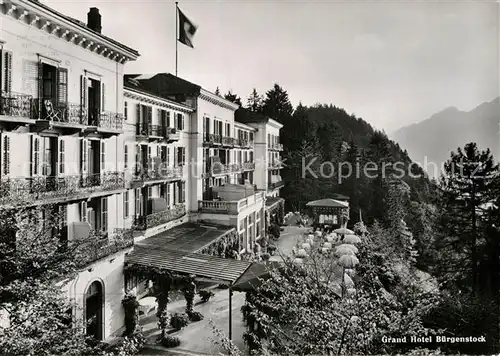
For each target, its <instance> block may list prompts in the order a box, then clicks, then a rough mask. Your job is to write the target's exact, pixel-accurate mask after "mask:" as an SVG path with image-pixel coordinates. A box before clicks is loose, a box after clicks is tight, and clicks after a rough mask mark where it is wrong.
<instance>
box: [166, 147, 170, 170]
mask: <svg viewBox="0 0 500 356" xmlns="http://www.w3.org/2000/svg"><path fill="white" fill-rule="evenodd" d="M166 162H167V167H168V166H169V165H170V147H167V157H166Z"/></svg>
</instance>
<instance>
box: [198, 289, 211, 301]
mask: <svg viewBox="0 0 500 356" xmlns="http://www.w3.org/2000/svg"><path fill="white" fill-rule="evenodd" d="M198 295H199V296H200V298H201V301H202V302H203V303H206V302H208V301H209V300H210V298H212V297H213V296H214V295H215V294H214V292H212V291H211V290H204V289H202V290H200V291H199V292H198Z"/></svg>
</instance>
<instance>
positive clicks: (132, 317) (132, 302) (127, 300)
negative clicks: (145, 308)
mask: <svg viewBox="0 0 500 356" xmlns="http://www.w3.org/2000/svg"><path fill="white" fill-rule="evenodd" d="M122 305H123V308H124V309H125V336H130V335H132V334H133V333H134V332H135V331H136V329H137V324H138V321H139V320H138V319H139V317H138V309H139V302H138V301H137V297H136V296H135V295H132V294H127V295H126V296H125V297H124V298H123V300H122Z"/></svg>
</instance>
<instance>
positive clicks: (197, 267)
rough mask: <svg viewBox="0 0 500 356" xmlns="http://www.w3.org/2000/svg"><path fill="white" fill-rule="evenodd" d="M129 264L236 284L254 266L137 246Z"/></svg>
mask: <svg viewBox="0 0 500 356" xmlns="http://www.w3.org/2000/svg"><path fill="white" fill-rule="evenodd" d="M125 263H127V264H139V265H142V266H150V267H156V268H161V269H166V270H170V271H173V272H177V273H182V274H192V275H195V276H198V277H204V278H209V279H213V280H219V281H224V282H229V283H234V282H235V281H236V280H237V279H238V278H239V277H240V276H241V275H242V274H243V273H244V272H245V271H246V270H247V269H248V267H250V265H251V264H252V263H251V262H249V261H238V260H234V259H230V258H221V257H216V256H209V255H202V254H200V253H189V252H184V251H175V250H169V249H166V248H155V247H153V246H140V245H136V246H135V247H134V250H133V251H132V252H130V253H129V254H128V255H127V256H126V257H125Z"/></svg>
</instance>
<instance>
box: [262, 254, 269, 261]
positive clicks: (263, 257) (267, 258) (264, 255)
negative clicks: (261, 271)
mask: <svg viewBox="0 0 500 356" xmlns="http://www.w3.org/2000/svg"><path fill="white" fill-rule="evenodd" d="M261 257H262V260H263V261H269V259H270V258H271V255H270V254H269V253H263V254H262V256H261Z"/></svg>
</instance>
